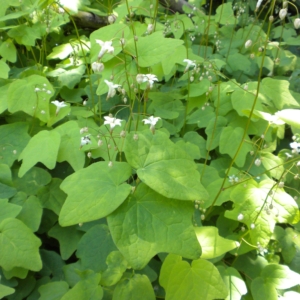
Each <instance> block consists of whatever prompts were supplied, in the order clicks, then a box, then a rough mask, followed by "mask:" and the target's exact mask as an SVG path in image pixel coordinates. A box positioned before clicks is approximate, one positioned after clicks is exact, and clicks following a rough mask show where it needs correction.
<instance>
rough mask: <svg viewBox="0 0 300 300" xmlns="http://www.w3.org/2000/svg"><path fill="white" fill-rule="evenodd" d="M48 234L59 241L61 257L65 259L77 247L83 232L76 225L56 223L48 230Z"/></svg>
mask: <svg viewBox="0 0 300 300" xmlns="http://www.w3.org/2000/svg"><path fill="white" fill-rule="evenodd" d="M48 235H49V236H51V237H53V238H55V239H57V240H58V241H59V249H60V254H61V257H62V259H64V260H67V259H68V258H70V256H71V255H72V254H73V253H74V252H75V250H76V249H77V245H78V243H79V241H80V239H81V237H82V236H83V232H81V231H79V230H78V229H77V226H72V227H60V226H59V225H58V224H56V225H55V226H54V227H52V228H51V229H50V230H49V231H48Z"/></svg>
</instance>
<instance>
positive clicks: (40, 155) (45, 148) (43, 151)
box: [19, 130, 60, 177]
mask: <svg viewBox="0 0 300 300" xmlns="http://www.w3.org/2000/svg"><path fill="white" fill-rule="evenodd" d="M59 144H60V135H59V134H58V133H57V132H56V131H46V130H43V131H40V132H38V133H37V134H36V135H35V136H33V137H32V138H31V140H30V141H29V143H28V144H27V146H26V147H25V149H24V150H23V151H22V153H21V154H20V156H19V161H20V160H21V159H22V160H23V163H22V166H21V168H20V170H19V176H20V177H22V176H23V175H24V174H25V173H26V172H27V171H28V170H29V169H31V168H32V167H33V166H34V165H35V164H36V163H38V162H41V163H43V164H44V165H45V166H46V167H47V168H48V169H54V167H55V165H56V158H57V153H58V149H59Z"/></svg>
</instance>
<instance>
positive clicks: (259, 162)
mask: <svg viewBox="0 0 300 300" xmlns="http://www.w3.org/2000/svg"><path fill="white" fill-rule="evenodd" d="M254 164H255V165H256V166H257V167H259V166H260V165H261V160H260V159H259V158H257V159H256V160H255V162H254Z"/></svg>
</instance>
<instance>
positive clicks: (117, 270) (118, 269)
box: [100, 251, 128, 286]
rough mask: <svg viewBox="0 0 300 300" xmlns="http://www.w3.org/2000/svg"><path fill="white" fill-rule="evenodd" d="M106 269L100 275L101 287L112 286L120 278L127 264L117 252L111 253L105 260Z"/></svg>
mask: <svg viewBox="0 0 300 300" xmlns="http://www.w3.org/2000/svg"><path fill="white" fill-rule="evenodd" d="M106 264H107V269H106V270H105V271H104V272H103V273H102V277H101V281H100V283H101V285H104V286H112V285H115V284H117V282H118V281H119V280H120V279H121V278H122V276H123V273H124V272H125V271H126V269H127V266H128V263H127V261H126V260H125V259H124V256H123V255H122V254H121V253H120V252H119V251H112V252H110V253H109V255H108V256H107V259H106Z"/></svg>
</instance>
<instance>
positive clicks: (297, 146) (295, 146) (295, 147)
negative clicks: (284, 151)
mask: <svg viewBox="0 0 300 300" xmlns="http://www.w3.org/2000/svg"><path fill="white" fill-rule="evenodd" d="M290 147H291V148H292V152H293V153H300V143H297V142H293V143H290Z"/></svg>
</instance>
